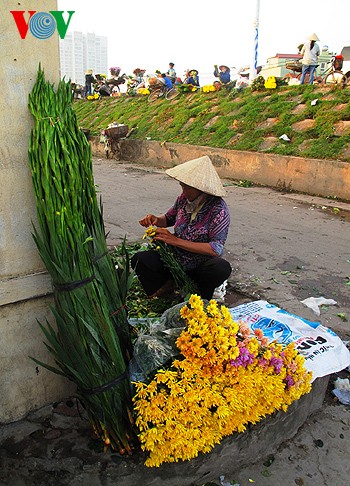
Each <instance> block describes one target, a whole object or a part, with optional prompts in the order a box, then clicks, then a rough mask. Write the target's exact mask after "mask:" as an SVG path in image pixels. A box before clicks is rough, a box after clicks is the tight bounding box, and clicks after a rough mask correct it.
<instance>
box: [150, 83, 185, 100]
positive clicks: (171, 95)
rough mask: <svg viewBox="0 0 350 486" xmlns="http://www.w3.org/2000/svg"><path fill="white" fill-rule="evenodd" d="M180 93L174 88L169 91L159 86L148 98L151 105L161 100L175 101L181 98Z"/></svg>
mask: <svg viewBox="0 0 350 486" xmlns="http://www.w3.org/2000/svg"><path fill="white" fill-rule="evenodd" d="M179 94H180V92H179V91H177V90H176V88H175V87H174V86H173V87H172V88H170V89H167V88H166V87H165V86H161V87H159V86H157V87H155V88H153V89H152V91H151V93H150V94H149V96H148V101H149V103H152V102H153V101H156V100H158V99H159V98H165V99H166V100H173V99H175V98H177V97H178V96H179Z"/></svg>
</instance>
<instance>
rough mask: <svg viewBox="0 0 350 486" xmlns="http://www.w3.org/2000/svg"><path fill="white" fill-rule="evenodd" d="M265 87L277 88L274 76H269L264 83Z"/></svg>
mask: <svg viewBox="0 0 350 486" xmlns="http://www.w3.org/2000/svg"><path fill="white" fill-rule="evenodd" d="M264 86H265V88H267V89H275V88H277V83H276V78H275V76H269V77H268V78H267V79H266V81H265V83H264Z"/></svg>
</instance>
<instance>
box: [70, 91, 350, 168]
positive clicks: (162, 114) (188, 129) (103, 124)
mask: <svg viewBox="0 0 350 486" xmlns="http://www.w3.org/2000/svg"><path fill="white" fill-rule="evenodd" d="M349 96H350V89H349V88H346V89H341V88H338V87H335V88H329V87H324V86H322V87H319V86H309V85H304V86H285V87H279V88H277V89H274V90H267V89H264V91H252V90H251V89H250V88H245V89H244V90H243V91H241V92H236V91H226V90H225V89H222V90H221V91H217V92H211V93H203V92H202V91H198V92H194V93H183V94H181V95H180V96H179V97H178V98H176V99H174V100H171V101H168V100H166V99H164V98H160V99H159V100H157V101H155V102H153V103H149V102H148V99H147V96H143V95H137V96H133V97H132V96H126V95H122V96H120V97H106V98H101V99H100V100H95V101H86V100H76V101H75V102H74V107H75V111H76V114H77V117H78V122H79V124H80V126H81V127H83V128H85V129H89V130H90V133H91V135H99V134H100V133H101V130H103V129H104V128H107V126H108V124H109V123H111V122H118V123H125V124H127V125H128V126H129V129H131V128H134V130H133V132H132V133H131V135H130V138H135V139H141V140H145V139H151V140H158V141H160V142H166V141H168V142H170V141H172V142H175V143H185V144H193V145H204V146H210V147H219V148H226V149H231V150H248V151H260V152H268V153H275V154H281V155H294V156H303V157H312V158H322V159H337V160H343V161H347V162H350V105H349V102H348V101H349ZM282 135H286V136H287V137H288V138H289V141H288V140H287V141H286V140H283V139H280V138H279V137H281V136H282ZM284 138H286V137H284Z"/></svg>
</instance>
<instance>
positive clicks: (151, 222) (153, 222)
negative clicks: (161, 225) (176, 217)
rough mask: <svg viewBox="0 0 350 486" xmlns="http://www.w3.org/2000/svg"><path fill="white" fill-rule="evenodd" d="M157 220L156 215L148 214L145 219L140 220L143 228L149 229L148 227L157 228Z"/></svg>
mask: <svg viewBox="0 0 350 486" xmlns="http://www.w3.org/2000/svg"><path fill="white" fill-rule="evenodd" d="M157 220H158V218H157V216H154V214H146V216H145V217H144V218H142V219H140V221H139V223H140V225H141V226H144V227H145V228H148V226H157Z"/></svg>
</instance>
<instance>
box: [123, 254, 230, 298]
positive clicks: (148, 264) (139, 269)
mask: <svg viewBox="0 0 350 486" xmlns="http://www.w3.org/2000/svg"><path fill="white" fill-rule="evenodd" d="M131 266H132V268H134V270H135V273H136V275H137V276H138V278H139V280H140V282H141V284H142V287H143V288H144V290H145V292H146V294H147V295H152V294H154V293H155V292H156V291H157V290H159V289H160V288H161V287H162V286H163V285H164V284H165V282H167V281H168V280H169V279H171V273H170V271H169V270H168V269H167V268H166V267H165V266H164V265H163V262H162V260H161V258H160V256H159V253H158V252H156V251H155V250H146V251H140V252H138V253H136V254H135V255H134V256H133V257H132V258H131ZM231 271H232V269H231V265H230V264H229V262H228V261H226V260H224V259H223V258H220V257H210V258H209V259H208V260H206V261H205V262H204V263H202V264H200V265H199V266H198V267H197V268H195V269H192V270H187V271H186V273H187V275H188V276H189V277H191V278H192V280H194V282H195V283H196V284H197V287H198V291H199V294H200V296H201V297H202V298H203V299H207V300H210V299H211V298H212V297H213V293H214V289H215V288H216V287H219V285H221V284H222V283H223V282H224V281H225V280H227V278H228V277H229V276H230V274H231Z"/></svg>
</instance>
